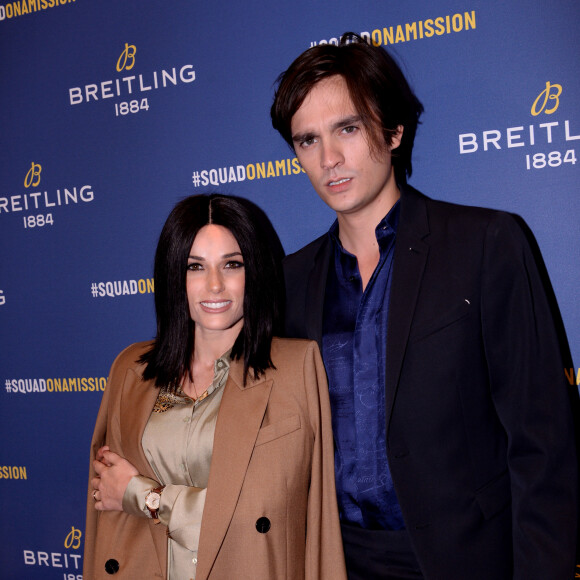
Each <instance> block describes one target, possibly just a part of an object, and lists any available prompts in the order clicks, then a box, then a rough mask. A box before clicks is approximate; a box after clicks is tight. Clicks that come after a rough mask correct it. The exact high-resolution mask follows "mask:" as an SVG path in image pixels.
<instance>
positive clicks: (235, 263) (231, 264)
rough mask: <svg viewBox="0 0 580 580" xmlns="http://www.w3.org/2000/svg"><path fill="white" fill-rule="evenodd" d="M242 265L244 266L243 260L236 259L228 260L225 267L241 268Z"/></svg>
mask: <svg viewBox="0 0 580 580" xmlns="http://www.w3.org/2000/svg"><path fill="white" fill-rule="evenodd" d="M243 267H244V263H243V262H239V261H238V260H230V261H229V262H228V263H227V264H226V268H230V269H232V270H235V269H237V268H243Z"/></svg>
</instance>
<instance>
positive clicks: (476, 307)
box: [284, 186, 578, 580]
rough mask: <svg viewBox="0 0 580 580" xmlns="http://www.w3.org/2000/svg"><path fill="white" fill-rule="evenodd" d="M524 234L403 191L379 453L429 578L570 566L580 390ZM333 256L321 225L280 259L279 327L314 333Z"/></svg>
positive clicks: (487, 216) (529, 575)
mask: <svg viewBox="0 0 580 580" xmlns="http://www.w3.org/2000/svg"><path fill="white" fill-rule="evenodd" d="M531 247H532V246H530V244H529V242H528V239H527V237H526V236H525V235H524V230H523V229H522V227H521V225H520V224H519V223H518V220H516V219H515V218H514V216H511V215H509V214H507V213H504V212H498V211H493V210H487V209H482V208H474V207H465V206H460V205H455V204H450V203H444V202H440V201H435V200H432V199H429V198H428V197H426V196H424V195H422V194H421V193H419V192H418V191H416V190H415V189H413V188H412V187H409V186H405V187H403V188H401V213H400V219H399V226H398V230H397V240H396V246H395V255H394V263H393V283H392V287H391V296H390V303H389V325H388V329H387V352H386V384H385V389H386V391H385V392H386V417H387V424H386V430H387V456H388V459H389V466H390V469H391V474H392V477H393V482H394V485H395V490H396V492H397V497H398V499H399V503H400V506H401V509H402V512H403V516H404V519H405V523H406V526H407V529H408V532H409V536H410V538H411V542H412V544H413V547H414V550H415V554H416V556H417V559H418V561H419V564H420V566H421V569H422V571H423V574H424V575H425V578H427V579H433V580H441V579H444V580H464V579H466V578H469V579H470V580H490V579H493V580H508V579H509V580H511V579H518V580H532V579H534V580H548V579H550V580H552V579H553V580H560V579H561V580H565V579H567V578H572V576H573V570H574V552H575V548H576V541H577V513H578V512H577V497H578V480H577V464H576V461H577V460H576V451H575V442H574V432H573V422H572V413H571V406H570V398H569V397H572V398H574V399H575V400H576V401H577V398H578V393H577V391H576V388H575V387H570V386H569V385H568V383H567V381H566V379H565V375H564V370H563V369H564V363H563V361H562V356H561V350H560V344H559V341H558V336H557V332H556V329H555V325H554V318H553V314H552V308H551V305H550V303H549V301H548V299H547V293H546V290H545V283H546V281H545V280H543V279H542V277H541V275H540V272H539V270H538V267H537V265H536V259H535V256H534V255H533V253H532V250H531ZM331 256H332V245H331V243H330V240H329V236H328V235H325V236H322V237H321V238H319V239H318V240H315V241H314V242H312V243H311V244H309V245H308V246H306V247H305V248H303V249H302V250H300V251H299V252H297V253H296V254H293V255H291V256H288V257H287V258H286V261H285V264H284V267H285V276H286V294H287V299H288V304H287V307H286V330H287V334H288V336H296V337H302V338H310V339H315V340H318V341H319V342H320V341H321V338H322V324H323V309H324V293H325V286H326V276H327V272H328V268H329V264H330V263H331Z"/></svg>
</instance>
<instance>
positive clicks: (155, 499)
mask: <svg viewBox="0 0 580 580" xmlns="http://www.w3.org/2000/svg"><path fill="white" fill-rule="evenodd" d="M164 487H165V486H163V485H162V486H161V487H156V488H155V489H152V490H151V491H150V492H149V493H148V494H147V496H146V497H145V507H146V508H147V509H148V510H149V513H150V514H151V517H152V518H153V519H154V520H158V519H159V503H160V501H161V492H162V491H163V488H164Z"/></svg>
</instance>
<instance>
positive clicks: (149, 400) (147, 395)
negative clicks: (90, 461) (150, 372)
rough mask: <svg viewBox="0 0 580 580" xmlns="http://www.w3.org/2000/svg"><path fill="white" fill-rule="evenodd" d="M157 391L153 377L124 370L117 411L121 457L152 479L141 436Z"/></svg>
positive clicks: (151, 471) (152, 474) (152, 473)
mask: <svg viewBox="0 0 580 580" xmlns="http://www.w3.org/2000/svg"><path fill="white" fill-rule="evenodd" d="M158 393H159V389H156V388H155V387H154V383H153V381H146V382H144V381H142V380H141V378H140V376H139V375H137V374H136V373H135V371H134V370H133V369H129V370H128V371H127V374H126V375H125V384H124V386H123V394H122V396H121V403H120V407H121V409H120V413H119V415H120V423H121V445H122V450H123V454H124V457H125V458H126V459H127V460H128V461H130V462H131V463H132V464H133V465H134V466H135V467H136V468H137V469H138V470H139V473H140V474H141V475H145V476H147V477H151V478H152V479H155V478H156V477H157V476H156V475H155V473H154V472H153V470H152V469H151V466H150V465H149V462H148V461H147V458H146V457H145V453H144V452H143V446H142V445H141V439H142V438H143V431H144V430H145V427H146V425H147V421H148V420H149V417H150V416H151V412H152V410H153V406H154V405H155V401H156V400H157V395H158ZM112 451H115V449H113V450H112Z"/></svg>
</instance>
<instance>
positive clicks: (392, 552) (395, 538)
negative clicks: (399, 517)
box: [341, 524, 423, 580]
mask: <svg viewBox="0 0 580 580" xmlns="http://www.w3.org/2000/svg"><path fill="white" fill-rule="evenodd" d="M341 530H342V542H343V545H344V557H345V560H346V571H347V573H348V580H418V579H422V578H423V574H422V573H421V569H420V568H419V564H418V563H417V559H416V557H415V553H414V551H413V548H412V546H411V541H410V540H409V535H408V534H407V531H406V530H397V531H391V530H363V529H362V528H357V527H355V526H349V525H346V524H341Z"/></svg>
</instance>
